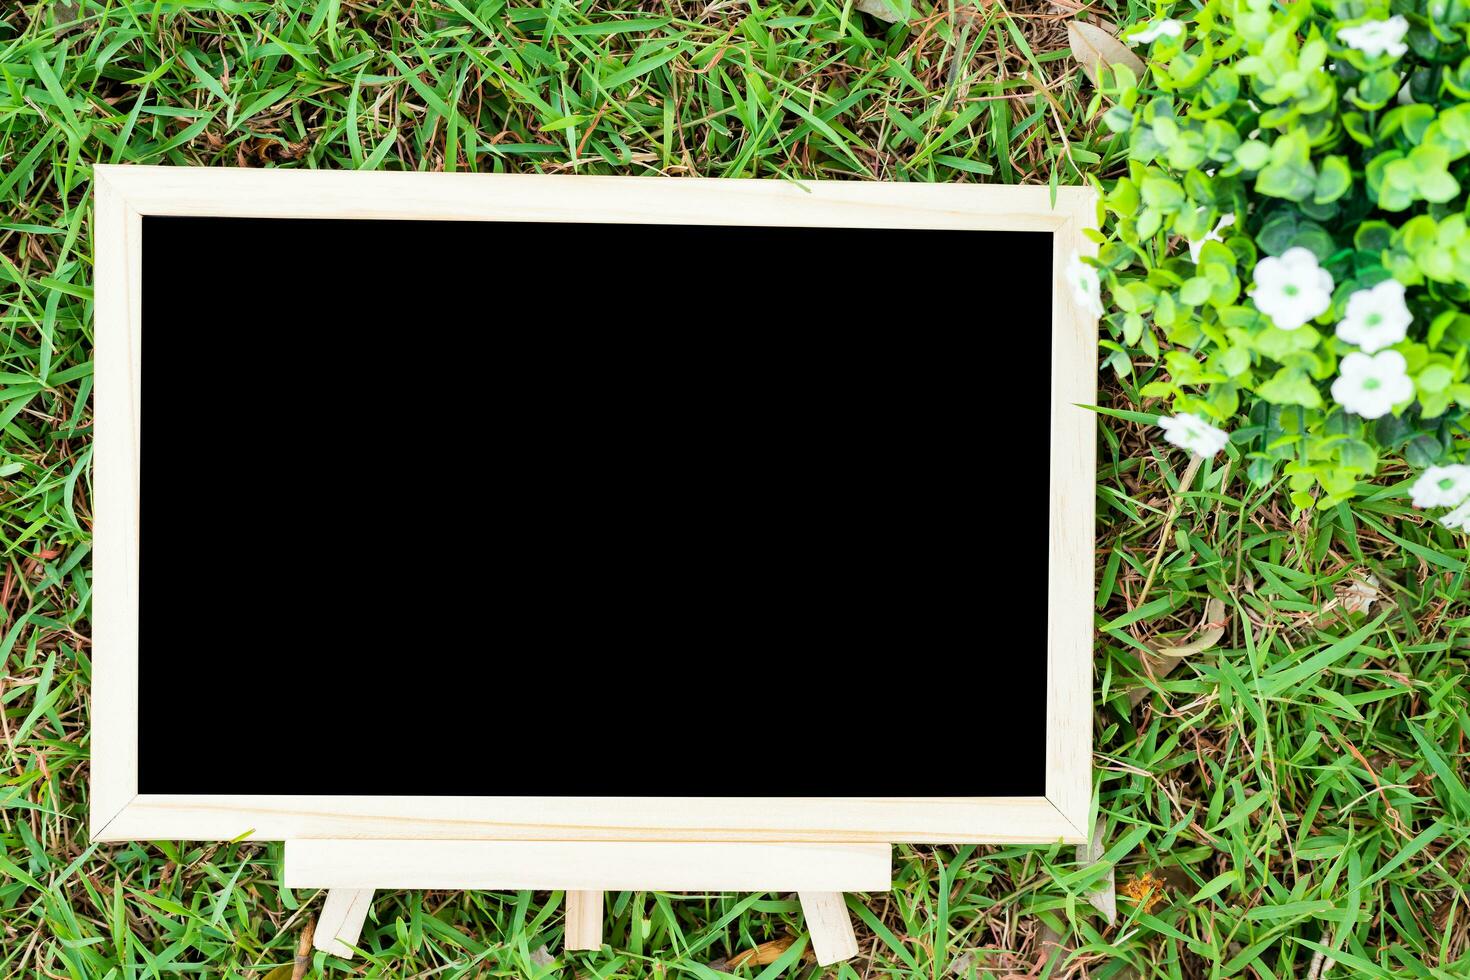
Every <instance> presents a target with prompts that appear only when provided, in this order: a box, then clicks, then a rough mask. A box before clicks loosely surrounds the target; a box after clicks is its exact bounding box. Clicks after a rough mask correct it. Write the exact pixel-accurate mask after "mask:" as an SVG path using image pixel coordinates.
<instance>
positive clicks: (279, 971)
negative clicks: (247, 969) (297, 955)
mask: <svg viewBox="0 0 1470 980" xmlns="http://www.w3.org/2000/svg"><path fill="white" fill-rule="evenodd" d="M294 969H295V966H294V965H293V964H291V963H286V964H284V965H282V966H278V967H276V968H275V969H274V970H272V971H271V972H269V973H267V974H266V975H265V980H291V973H292V971H293V970H294Z"/></svg>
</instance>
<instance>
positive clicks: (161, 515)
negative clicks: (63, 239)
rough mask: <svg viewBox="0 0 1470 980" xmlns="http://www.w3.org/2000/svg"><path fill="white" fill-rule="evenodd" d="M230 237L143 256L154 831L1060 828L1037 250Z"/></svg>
mask: <svg viewBox="0 0 1470 980" xmlns="http://www.w3.org/2000/svg"><path fill="white" fill-rule="evenodd" d="M400 176H402V175H400ZM666 183H678V182H672V181H671V182H666ZM747 183H748V182H747ZM181 210H184V209H182V208H181ZM203 210H211V209H203ZM240 210H243V211H245V212H246V213H244V214H219V213H210V214H193V213H187V211H186V213H148V212H147V211H145V210H143V209H141V208H140V209H139V211H140V213H139V214H138V216H137V223H136V226H135V228H136V234H137V236H138V239H139V245H138V246H137V250H138V253H139V261H138V263H137V264H138V266H139V267H140V272H139V273H138V277H137V287H138V289H137V297H136V298H135V300H133V301H134V302H136V305H137V312H136V314H135V315H136V316H137V317H138V319H139V321H140V331H139V333H140V334H145V335H146V336H143V337H140V338H137V339H135V345H136V350H137V352H138V359H139V361H140V364H139V366H138V368H137V374H138V377H139V379H140V380H139V384H138V390H137V394H136V398H137V400H138V404H139V413H138V414H139V417H140V418H141V417H142V412H141V408H142V407H146V408H147V413H146V418H147V422H146V424H143V423H140V424H138V426H137V429H138V434H137V444H138V447H139V448H138V457H137V458H138V464H137V469H138V473H137V480H136V485H137V501H136V502H137V533H136V546H137V556H136V565H137V578H136V616H137V628H136V637H137V653H136V668H135V674H136V711H135V712H134V713H133V714H132V717H131V720H132V722H133V724H134V726H135V728H134V732H135V736H134V737H135V739H136V743H135V745H136V748H135V752H136V756H135V764H136V776H135V779H136V792H137V793H138V794H139V795H140V798H145V799H146V798H150V797H156V798H159V799H164V798H168V799H174V798H194V797H198V798H200V799H204V798H223V797H242V796H244V797H260V798H281V797H344V798H364V797H413V798H431V797H432V798H464V797H472V798H480V797H494V798H501V797H526V798H597V799H601V798H607V797H618V798H717V799H724V798H789V799H792V800H805V799H815V798H852V799H868V798H892V799H936V800H942V799H947V798H953V799H956V800H960V799H977V798H1043V797H1045V796H1046V795H1047V793H1048V776H1049V757H1048V751H1049V750H1048V739H1049V725H1051V724H1053V723H1054V718H1055V712H1054V711H1051V712H1050V713H1049V696H1050V694H1051V693H1052V692H1051V691H1050V689H1049V682H1048V671H1049V668H1048V664H1049V647H1048V642H1049V641H1048V637H1049V632H1050V627H1049V624H1050V623H1051V622H1052V621H1054V620H1055V618H1056V612H1055V610H1054V609H1052V608H1051V607H1052V605H1053V603H1052V601H1051V594H1050V591H1049V588H1048V582H1049V581H1050V579H1051V578H1052V569H1051V567H1050V566H1051V565H1052V563H1053V560H1054V559H1053V556H1054V550H1053V548H1052V543H1051V539H1052V537H1053V536H1054V534H1055V522H1054V521H1053V520H1052V519H1051V517H1050V516H1049V511H1050V508H1049V507H1048V505H1047V502H1048V501H1052V500H1054V499H1055V497H1056V491H1057V488H1056V487H1054V486H1052V485H1051V481H1052V480H1054V479H1055V478H1056V474H1055V467H1051V468H1049V467H1048V466H1047V460H1048V459H1049V458H1050V457H1051V456H1052V454H1053V447H1051V446H1050V445H1049V443H1050V441H1051V440H1049V438H1048V431H1049V430H1048V425H1047V422H1046V419H1047V416H1048V414H1049V410H1048V408H1047V406H1053V408H1052V409H1051V410H1054V406H1055V404H1056V399H1055V398H1053V397H1048V392H1047V388H1048V387H1050V386H1051V385H1052V384H1054V383H1055V378H1056V376H1057V374H1056V372H1055V371H1051V372H1048V371H1046V370H1045V369H1044V366H1045V365H1048V364H1052V362H1053V360H1054V358H1053V342H1054V341H1053V338H1054V333H1055V331H1054V324H1055V322H1056V321H1057V318H1058V311H1057V310H1056V309H1055V308H1054V307H1055V303H1056V300H1055V295H1056V289H1055V288H1054V282H1055V277H1056V268H1055V266H1056V262H1055V251H1056V249H1055V239H1054V234H1055V233H1054V232H1053V231H1048V230H1043V229H1035V228H1018V229H1001V228H995V227H989V228H956V227H862V226H856V227H854V226H838V225H815V224H808V225H802V224H791V223H770V224H760V223H752V224H731V223H728V221H727V220H723V219H722V220H718V221H716V220H705V221H700V220H684V221H679V222H670V221H668V220H667V219H666V217H664V216H656V217H657V220H629V219H631V218H635V217H637V215H636V214H630V215H628V216H626V218H625V220H617V221H611V220H607V218H606V216H605V215H595V216H594V217H595V218H596V220H569V218H575V217H576V216H575V215H571V216H569V215H565V214H562V215H559V216H558V217H557V218H556V220H526V219H524V218H523V217H521V216H519V215H517V214H515V213H514V210H515V209H509V210H510V211H511V213H510V214H507V215H505V216H502V217H500V218H498V219H497V220H484V219H483V217H482V216H479V215H477V214H469V215H467V216H466V217H465V218H464V219H462V220H456V219H454V218H452V217H446V216H445V215H443V214H433V215H432V217H433V219H434V220H425V219H423V218H415V217H412V216H407V215H405V216H397V215H395V216H394V217H391V218H387V217H381V216H377V217H375V216H372V215H371V214H368V215H340V216H339V215H320V214H312V213H307V214H302V215H291V214H272V215H270V216H260V215H259V214H255V213H251V209H250V208H248V207H245V208H241V209H240ZM630 210H636V209H630ZM697 217H698V215H690V218H691V219H694V218H697ZM1067 315H1068V316H1070V315H1071V313H1070V309H1069V310H1068V311H1067ZM103 343H104V341H103V340H102V339H99V350H100V348H101V347H102V345H103ZM143 359H146V365H147V367H146V370H143V369H142V367H141V361H142V360H143ZM1048 378H1050V379H1051V381H1048ZM102 385H103V381H102V380H101V379H99V392H100V390H101V388H102ZM1053 394H1054V393H1053ZM1089 514H1090V512H1089ZM996 515H1005V519H1004V520H997V516H996ZM1080 602H1081V603H1082V604H1083V605H1084V606H1085V605H1086V603H1087V597H1086V596H1083V597H1081V598H1080ZM1053 683H1054V681H1053ZM569 753H575V756H576V758H577V759H578V764H576V765H567V764H566V760H567V758H568V754H569ZM323 760H325V761H323Z"/></svg>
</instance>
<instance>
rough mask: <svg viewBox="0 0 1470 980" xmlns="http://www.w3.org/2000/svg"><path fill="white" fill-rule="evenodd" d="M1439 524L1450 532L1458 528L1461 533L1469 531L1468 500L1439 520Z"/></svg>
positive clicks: (1469, 502) (1469, 506)
mask: <svg viewBox="0 0 1470 980" xmlns="http://www.w3.org/2000/svg"><path fill="white" fill-rule="evenodd" d="M1439 522H1440V523H1441V524H1443V525H1444V526H1445V527H1447V528H1449V529H1450V530H1451V531H1453V530H1455V529H1456V528H1458V529H1459V530H1461V531H1470V500H1467V501H1465V502H1464V503H1463V504H1461V505H1460V506H1458V507H1456V508H1455V509H1454V510H1452V511H1450V512H1449V513H1448V514H1446V515H1444V516H1443V517H1441V518H1440V519H1439Z"/></svg>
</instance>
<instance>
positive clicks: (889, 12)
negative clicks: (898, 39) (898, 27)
mask: <svg viewBox="0 0 1470 980" xmlns="http://www.w3.org/2000/svg"><path fill="white" fill-rule="evenodd" d="M852 5H853V6H854V7H856V8H857V9H858V10H861V11H862V12H863V13H865V14H869V15H871V16H873V17H876V18H878V19H879V20H886V21H887V22H888V23H890V24H897V23H898V22H899V21H901V20H903V19H904V17H903V14H901V13H899V11H898V8H897V7H895V6H893V5H892V4H889V3H885V2H884V0H853V4H852Z"/></svg>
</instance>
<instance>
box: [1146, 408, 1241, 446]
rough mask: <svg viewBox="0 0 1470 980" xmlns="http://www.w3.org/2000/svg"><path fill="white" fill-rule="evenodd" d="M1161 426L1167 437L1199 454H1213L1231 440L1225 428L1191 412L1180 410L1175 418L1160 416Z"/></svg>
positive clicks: (1177, 444) (1175, 443)
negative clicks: (1218, 427) (1216, 426)
mask: <svg viewBox="0 0 1470 980" xmlns="http://www.w3.org/2000/svg"><path fill="white" fill-rule="evenodd" d="M1159 428H1161V429H1163V430H1164V438H1165V439H1167V440H1169V441H1170V442H1172V443H1173V444H1174V445H1176V446H1178V447H1179V448H1180V449H1188V450H1189V451H1190V452H1192V453H1195V454H1196V455H1199V456H1213V455H1215V454H1216V453H1218V452H1219V451H1220V450H1222V449H1224V448H1225V443H1227V442H1229V441H1230V435H1229V434H1228V433H1226V432H1225V431H1224V430H1223V429H1217V428H1215V427H1214V426H1213V425H1211V424H1210V423H1208V422H1206V421H1204V420H1203V419H1201V418H1200V417H1199V416H1198V415H1192V414H1190V413H1189V412H1180V413H1179V414H1178V415H1176V416H1174V417H1173V418H1169V417H1168V416H1160V418H1159Z"/></svg>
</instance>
